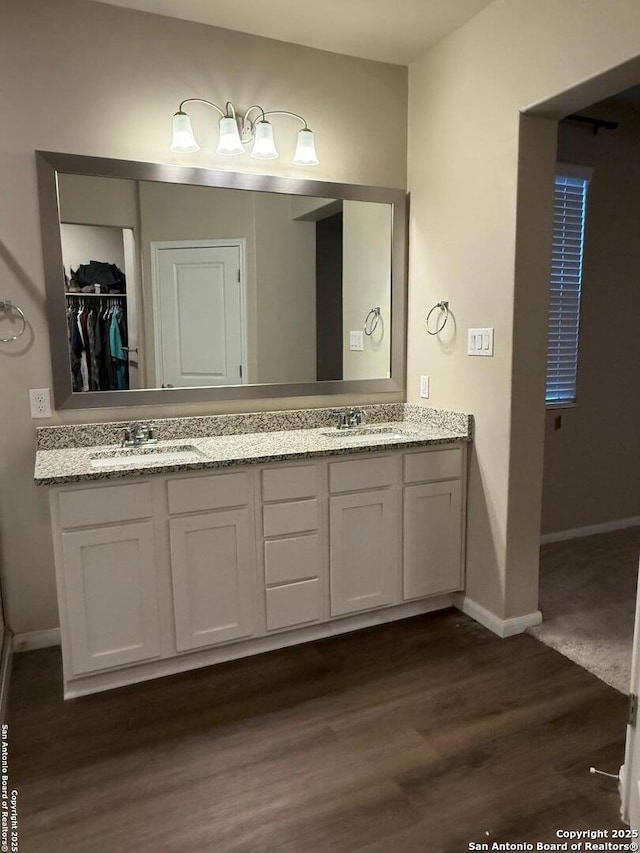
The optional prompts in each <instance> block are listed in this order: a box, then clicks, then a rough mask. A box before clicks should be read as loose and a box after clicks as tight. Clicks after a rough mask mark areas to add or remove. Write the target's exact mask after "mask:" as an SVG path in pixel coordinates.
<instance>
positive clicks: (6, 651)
mask: <svg viewBox="0 0 640 853" xmlns="http://www.w3.org/2000/svg"><path fill="white" fill-rule="evenodd" d="M0 633H1V634H2V654H1V656H0V722H2V723H6V722H7V706H8V704H9V683H10V681H11V660H12V655H13V642H12V640H13V634H12V633H11V631H10V630H9V629H8V628H4V629H2V630H1V631H0Z"/></svg>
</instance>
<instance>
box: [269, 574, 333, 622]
mask: <svg viewBox="0 0 640 853" xmlns="http://www.w3.org/2000/svg"><path fill="white" fill-rule="evenodd" d="M321 615H322V600H321V595H320V581H319V580H317V579H316V580H309V581H301V582H300V583H290V584H288V585H287V586H276V587H272V588H271V589H268V590H267V630H268V631H277V630H278V628H291V627H293V626H294V625H304V624H305V623H307V622H317V621H318V620H319V619H320V617H321Z"/></svg>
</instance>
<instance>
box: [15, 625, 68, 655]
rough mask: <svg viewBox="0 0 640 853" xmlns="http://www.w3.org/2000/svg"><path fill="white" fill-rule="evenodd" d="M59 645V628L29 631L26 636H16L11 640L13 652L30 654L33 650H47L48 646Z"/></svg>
mask: <svg viewBox="0 0 640 853" xmlns="http://www.w3.org/2000/svg"><path fill="white" fill-rule="evenodd" d="M59 645H60V628H49V630H47V631H30V632H27V633H26V634H16V635H15V637H14V638H13V651H14V652H30V651H32V650H33V649H48V648H49V646H59Z"/></svg>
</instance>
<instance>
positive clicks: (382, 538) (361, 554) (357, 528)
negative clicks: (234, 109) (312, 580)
mask: <svg viewBox="0 0 640 853" xmlns="http://www.w3.org/2000/svg"><path fill="white" fill-rule="evenodd" d="M397 506H398V493H397V492H395V491H392V490H390V489H385V490H380V491H375V492H361V493H360V494H355V495H340V496H338V497H332V498H331V499H330V510H329V514H330V517H329V525H330V540H331V544H330V574H331V615H332V616H340V615H342V614H344V613H356V612H358V611H360V610H371V609H372V608H374V607H382V606H384V605H387V604H393V603H394V599H395V591H396V584H397V578H398V558H397V547H396V545H397V535H398V530H397V527H398V513H397Z"/></svg>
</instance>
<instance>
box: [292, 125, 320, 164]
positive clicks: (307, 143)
mask: <svg viewBox="0 0 640 853" xmlns="http://www.w3.org/2000/svg"><path fill="white" fill-rule="evenodd" d="M293 162H294V163H295V164H296V166H317V165H318V163H319V162H320V161H319V160H318V155H317V154H316V143H315V140H314V138H313V131H311V130H300V131H299V132H298V144H297V145H296V153H295V154H294V157H293Z"/></svg>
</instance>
